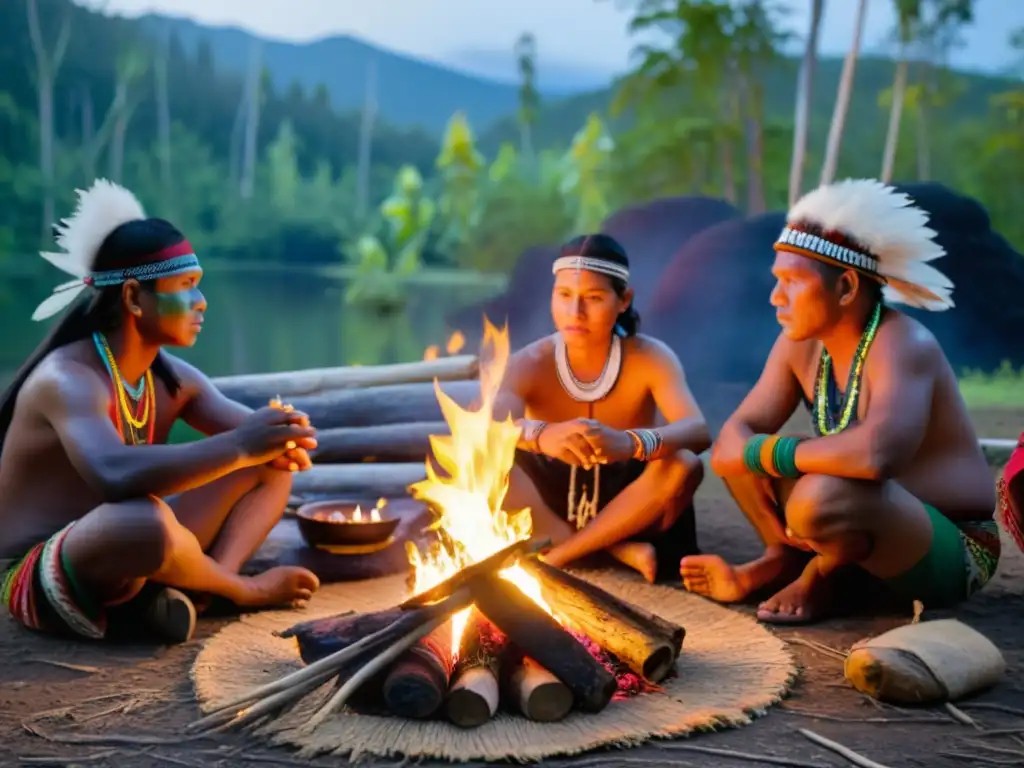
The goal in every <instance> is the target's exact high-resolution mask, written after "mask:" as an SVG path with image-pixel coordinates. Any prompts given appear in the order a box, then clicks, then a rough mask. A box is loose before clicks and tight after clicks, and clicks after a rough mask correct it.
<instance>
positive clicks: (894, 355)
mask: <svg viewBox="0 0 1024 768" xmlns="http://www.w3.org/2000/svg"><path fill="white" fill-rule="evenodd" d="M872 346H873V347H874V348H876V349H878V350H879V351H880V352H882V354H881V355H875V356H874V358H875V361H877V362H881V361H884V362H885V364H886V365H887V366H888V367H895V368H896V369H898V370H901V371H906V370H912V369H917V370H925V369H931V370H934V369H935V368H936V367H937V366H939V365H941V364H942V363H943V362H944V360H945V353H944V352H943V351H942V346H941V345H940V344H939V340H938V339H936V338H935V335H934V334H933V333H932V332H931V331H929V330H928V329H927V328H926V327H925V326H924V324H923V323H921V322H919V321H917V320H915V319H914V318H912V317H909V316H908V315H905V314H903V313H902V312H896V311H892V310H890V311H889V312H888V313H887V316H886V318H885V319H884V320H883V321H882V323H881V325H880V326H879V328H878V333H877V335H876V336H875V341H874V343H873V344H872ZM872 357H873V356H872V355H870V354H869V355H868V364H869V365H870V364H871V363H872Z"/></svg>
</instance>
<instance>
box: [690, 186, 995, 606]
mask: <svg viewBox="0 0 1024 768" xmlns="http://www.w3.org/2000/svg"><path fill="white" fill-rule="evenodd" d="M926 223H927V214H926V213H925V212H924V211H922V210H920V209H919V208H917V207H916V206H914V205H913V203H912V201H911V200H910V199H909V198H908V197H907V196H906V195H903V194H900V193H899V192H897V191H896V190H895V189H893V188H892V187H889V186H885V185H883V184H881V183H879V182H877V181H873V180H850V181H843V182H839V183H836V184H833V185H830V186H826V187H822V188H820V189H817V190H815V191H813V192H811V193H809V194H808V195H806V196H805V197H804V198H803V199H802V200H800V201H799V202H798V203H797V204H796V205H795V206H794V207H793V209H792V210H791V211H790V213H789V215H788V217H787V226H786V227H785V229H784V230H783V232H782V234H781V236H780V237H779V239H778V241H777V242H776V244H775V250H776V256H775V263H774V266H773V268H772V273H773V274H774V276H775V279H776V285H775V288H774V290H773V291H772V294H771V303H772V305H773V306H774V307H775V309H776V317H777V319H778V322H779V324H780V325H781V326H782V333H781V334H780V335H779V338H778V340H777V341H776V343H775V346H774V347H773V349H772V351H771V354H770V356H769V358H768V361H767V363H766V365H765V368H764V372H763V373H762V374H761V378H760V379H759V381H758V382H757V384H756V386H755V387H754V389H753V390H752V391H751V392H750V394H749V395H748V396H747V397H746V399H744V401H743V402H742V404H741V405H740V406H739V408H738V409H737V411H736V413H734V414H733V415H732V417H731V418H730V419H729V420H728V422H727V423H726V424H725V425H724V426H723V428H722V431H721V434H720V436H719V439H718V441H717V443H716V445H715V447H714V450H713V452H712V462H711V465H712V468H713V469H714V471H715V472H716V473H717V474H719V475H721V476H722V477H723V479H724V480H725V482H726V484H727V485H728V487H729V490H730V491H731V493H732V495H733V497H734V498H735V499H736V501H737V503H738V504H739V505H740V507H741V508H742V509H743V512H744V513H745V514H746V515H747V517H748V519H749V520H750V522H751V523H752V524H753V526H754V527H755V528H756V529H757V532H758V533H759V534H760V536H761V538H762V540H763V541H764V544H765V547H766V549H765V552H764V555H763V556H762V557H761V558H759V559H757V560H755V561H753V562H750V563H746V564H744V565H740V566H732V565H729V564H727V563H725V562H724V561H723V560H722V559H721V558H719V557H716V556H713V555H701V556H695V557H687V558H684V559H683V562H682V565H681V572H682V577H683V583H684V585H685V586H686V588H687V589H689V590H690V591H692V592H696V593H698V594H702V595H706V596H708V597H711V598H713V599H715V600H719V601H722V602H733V601H739V600H743V599H745V598H746V597H747V596H749V595H750V594H751V593H753V592H755V591H759V590H761V589H772V590H774V589H779V588H780V587H781V589H779V591H777V592H776V593H775V594H774V596H772V597H770V598H769V599H768V600H767V601H766V602H764V603H762V604H761V605H760V608H759V610H758V617H759V618H760V619H761V620H763V621H767V622H777V623H796V622H810V621H814V620H816V619H819V618H822V617H823V616H824V615H825V614H826V613H827V612H834V611H835V610H836V608H837V606H836V605H835V604H834V603H830V601H829V587H830V586H832V585H834V583H835V582H834V579H835V576H836V575H837V571H838V570H839V569H840V568H842V567H843V566H857V567H859V568H861V569H863V570H864V571H867V572H868V573H869V574H871V575H873V576H874V577H877V579H880V580H881V581H882V582H884V583H885V584H887V585H888V586H889V587H890V588H891V589H892V590H893V591H894V592H895V594H897V595H898V596H901V597H904V598H906V599H908V600H912V599H919V600H921V601H922V602H923V603H924V605H925V607H926V608H941V607H945V606H950V605H953V604H955V603H958V602H960V601H962V600H964V599H966V598H968V597H970V596H971V594H972V593H974V592H976V591H977V590H979V589H980V588H981V587H982V586H983V585H984V584H985V583H986V582H987V581H988V580H989V579H990V578H991V577H992V575H993V572H994V571H995V568H996V564H997V562H998V558H999V534H998V529H997V527H996V524H995V522H994V521H993V510H994V507H995V503H996V499H995V489H994V484H993V481H992V474H991V471H990V469H989V467H988V465H987V463H986V461H985V457H984V455H983V454H982V451H981V449H980V447H979V444H978V438H977V435H976V434H975V432H974V429H973V427H972V425H971V421H970V419H969V418H968V414H967V409H966V406H965V404H964V402H963V400H962V398H961V396H960V393H959V390H958V387H957V381H956V376H955V375H954V373H953V370H952V368H951V367H950V364H949V362H948V361H947V359H946V356H945V354H944V353H943V351H942V349H941V348H940V346H939V344H938V343H937V342H936V340H935V338H934V336H932V334H931V333H930V332H929V331H928V330H927V329H926V328H925V327H924V326H922V325H921V324H920V323H919V322H917V321H916V320H913V319H911V318H910V317H908V316H907V315H905V314H901V313H900V312H898V311H896V310H895V309H893V308H891V307H890V306H888V305H887V304H886V303H885V299H888V300H889V301H892V302H903V303H905V304H908V305H910V306H913V307H918V308H922V309H928V310H945V309H948V308H949V307H952V306H953V302H952V301H951V299H950V292H951V290H952V287H953V286H952V284H951V283H950V281H949V279H948V278H947V277H946V276H945V275H943V274H942V273H940V272H939V271H937V270H936V269H935V268H934V267H932V266H930V264H929V263H928V262H930V261H932V260H933V259H936V258H939V257H941V256H942V255H944V252H943V250H942V248H941V247H940V246H939V245H938V244H936V243H935V241H934V240H933V237H934V236H935V232H934V231H933V230H931V229H929V228H928V227H927V226H926ZM801 401H802V402H804V403H805V404H806V405H807V407H808V410H809V411H810V413H811V418H812V421H813V427H814V432H815V437H812V438H810V439H803V438H800V437H795V436H785V435H779V434H777V433H778V432H779V430H780V429H782V427H783V425H784V424H785V423H786V422H787V421H788V420H789V418H790V416H791V415H792V414H793V413H794V411H795V410H796V409H797V407H798V406H799V405H800V403H801Z"/></svg>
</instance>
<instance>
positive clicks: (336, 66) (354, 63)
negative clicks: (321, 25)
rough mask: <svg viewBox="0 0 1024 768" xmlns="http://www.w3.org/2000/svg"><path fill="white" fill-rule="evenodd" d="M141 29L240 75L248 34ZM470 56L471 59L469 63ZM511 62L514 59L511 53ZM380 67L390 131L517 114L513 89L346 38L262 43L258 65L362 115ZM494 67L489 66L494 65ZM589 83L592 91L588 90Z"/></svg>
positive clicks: (163, 22)
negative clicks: (372, 75) (370, 77)
mask: <svg viewBox="0 0 1024 768" xmlns="http://www.w3.org/2000/svg"><path fill="white" fill-rule="evenodd" d="M140 22H141V23H142V25H143V26H144V28H145V29H146V30H147V31H148V32H150V33H151V34H153V35H155V36H163V35H166V34H168V33H170V32H174V33H176V34H177V35H178V37H179V39H180V40H181V42H182V45H183V46H184V47H185V50H186V51H189V52H194V51H195V49H196V48H197V47H198V46H199V45H200V43H202V42H203V41H204V40H205V41H206V42H207V43H208V44H209V46H210V49H211V50H212V52H213V56H214V60H215V62H216V64H217V66H218V67H226V68H228V69H231V70H233V71H235V72H244V71H245V69H246V65H247V63H248V60H249V51H250V44H251V41H252V38H253V35H252V34H251V33H249V32H246V31H245V30H243V29H240V28H237V27H210V26H204V25H201V24H198V23H196V22H194V21H192V20H190V19H183V18H177V17H169V16H163V15H156V14H149V15H146V16H142V17H140ZM474 55H475V54H470V55H469V58H468V61H469V62H472V60H473V57H474ZM508 56H509V58H511V56H512V52H511V51H509V54H508ZM374 58H375V59H376V65H377V88H376V96H377V107H378V114H379V115H380V117H381V118H382V119H383V120H385V121H387V122H389V123H392V124H394V125H400V126H407V127H413V126H421V127H423V128H425V129H427V130H428V131H431V132H433V133H440V131H441V130H442V129H443V128H444V126H445V124H446V123H447V122H448V119H449V118H450V117H451V116H452V114H453V113H455V112H456V111H459V110H461V111H463V112H464V113H465V114H466V116H467V117H468V118H469V120H470V123H471V125H473V126H474V127H476V128H478V129H481V130H482V129H483V127H485V126H488V125H490V124H492V123H493V122H495V121H496V120H498V119H500V118H502V117H504V116H506V115H508V114H510V113H512V112H514V111H515V109H516V106H517V104H518V95H517V91H518V87H517V86H516V85H515V84H514V83H513V82H498V81H497V80H489V79H487V78H483V77H477V76H474V75H471V74H467V73H463V72H458V71H456V70H454V69H452V68H450V67H445V66H443V65H440V64H435V63H433V62H429V61H424V60H421V59H417V58H415V57H413V56H408V55H405V54H402V53H397V52H392V51H389V50H386V49H384V48H381V47H379V46H375V45H371V44H369V43H367V42H364V41H362V40H360V39H358V38H355V37H352V36H350V35H337V36H333V37H327V38H324V39H322V40H318V41H315V42H311V43H287V42H280V41H267V40H264V45H263V64H264V67H265V68H266V69H267V70H268V71H269V72H270V74H271V77H272V80H273V83H274V87H275V88H276V89H278V90H279V91H284V90H285V89H286V88H288V87H289V86H290V85H291V84H292V83H293V82H298V83H300V84H301V85H302V86H303V87H305V88H306V89H307V90H312V89H313V88H315V87H316V86H318V85H320V84H321V83H322V84H323V85H325V86H326V87H327V91H328V93H329V94H330V97H331V104H332V106H333V107H334V108H335V109H337V110H339V111H348V110H353V109H360V108H361V107H362V104H363V100H364V98H365V94H366V84H367V74H368V71H369V65H370V61H371V59H374ZM491 63H493V61H492V62H491ZM572 78H575V79H577V80H579V79H580V78H581V74H580V73H575V74H572V73H568V72H567V73H566V76H564V77H562V78H557V77H551V76H550V75H549V79H548V80H547V81H546V84H547V85H548V86H549V91H550V93H551V95H556V94H558V95H567V94H571V93H578V92H580V91H581V90H584V89H585V88H586V87H587V86H584V87H582V88H581V87H578V86H575V85H573V84H572V83H571V79H572ZM593 84H594V83H593V77H592V76H591V79H590V86H591V87H592V86H593Z"/></svg>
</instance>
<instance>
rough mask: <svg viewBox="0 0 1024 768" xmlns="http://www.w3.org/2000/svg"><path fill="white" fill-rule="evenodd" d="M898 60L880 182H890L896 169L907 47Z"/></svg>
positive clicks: (904, 88)
mask: <svg viewBox="0 0 1024 768" xmlns="http://www.w3.org/2000/svg"><path fill="white" fill-rule="evenodd" d="M901 49H902V50H901V51H900V60H899V61H898V62H897V63H896V74H895V76H894V77H893V81H892V106H890V108H889V130H888V132H887V133H886V136H885V152H884V153H883V155H882V175H881V180H882V181H884V182H885V183H886V184H888V183H890V182H891V181H892V175H893V170H894V169H895V167H896V147H897V145H899V143H900V119H901V117H902V115H903V100H904V97H905V95H906V93H907V66H908V65H907V46H906V44H905V43H904V44H902V45H901Z"/></svg>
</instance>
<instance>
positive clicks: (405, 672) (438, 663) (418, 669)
mask: <svg viewBox="0 0 1024 768" xmlns="http://www.w3.org/2000/svg"><path fill="white" fill-rule="evenodd" d="M451 646H452V622H451V621H446V622H445V623H444V624H442V625H441V626H439V627H438V628H437V629H435V630H434V631H433V632H431V633H430V634H429V635H427V636H426V637H424V638H422V639H420V640H419V641H418V642H417V643H416V644H415V645H413V646H412V647H411V648H410V649H409V650H407V651H406V652H405V653H404V654H402V656H401V657H399V659H398V660H397V661H396V662H395V663H394V665H393V666H392V667H391V670H390V671H389V672H388V674H387V677H385V678H384V685H383V688H382V691H383V694H384V702H385V704H386V705H387V708H388V710H389V711H390V712H391V714H393V715H396V716H398V717H408V718H414V719H423V718H427V717H430V716H431V715H433V714H434V713H435V712H437V710H439V709H440V708H441V705H442V704H443V703H444V699H445V694H446V693H447V692H448V682H449V680H450V679H451V675H452V667H453V666H454V661H455V659H454V658H453V656H452V652H451Z"/></svg>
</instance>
